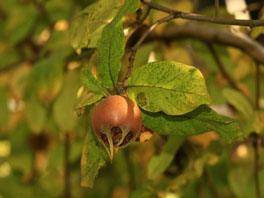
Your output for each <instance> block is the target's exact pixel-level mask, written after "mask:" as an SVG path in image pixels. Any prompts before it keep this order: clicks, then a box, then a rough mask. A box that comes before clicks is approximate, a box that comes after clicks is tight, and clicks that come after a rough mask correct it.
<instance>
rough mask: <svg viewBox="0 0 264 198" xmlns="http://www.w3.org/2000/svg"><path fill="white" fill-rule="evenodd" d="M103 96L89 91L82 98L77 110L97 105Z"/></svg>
mask: <svg viewBox="0 0 264 198" xmlns="http://www.w3.org/2000/svg"><path fill="white" fill-rule="evenodd" d="M102 97H103V96H102V95H100V94H96V93H93V92H91V91H88V92H87V93H85V95H84V96H83V97H82V98H81V100H80V102H79V104H78V105H77V107H76V108H81V107H85V106H88V105H92V104H94V103H96V102H97V101H98V100H100V99H101V98H102Z"/></svg>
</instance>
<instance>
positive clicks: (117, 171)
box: [0, 0, 264, 198]
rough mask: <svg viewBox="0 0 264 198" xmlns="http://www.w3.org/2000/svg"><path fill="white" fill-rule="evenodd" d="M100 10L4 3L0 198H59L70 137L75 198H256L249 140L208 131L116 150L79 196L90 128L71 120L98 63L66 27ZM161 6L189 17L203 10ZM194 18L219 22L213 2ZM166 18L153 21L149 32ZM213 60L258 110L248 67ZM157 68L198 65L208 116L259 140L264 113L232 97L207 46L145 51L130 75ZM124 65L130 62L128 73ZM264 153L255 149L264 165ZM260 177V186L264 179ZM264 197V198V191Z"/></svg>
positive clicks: (51, 0)
mask: <svg viewBox="0 0 264 198" xmlns="http://www.w3.org/2000/svg"><path fill="white" fill-rule="evenodd" d="M95 1H96V0H68V1H63V0H32V1H31V0H6V1H4V0H1V1H0V198H8V197H10V198H12V197H18V196H19V197H27V198H31V197H32V198H33V197H39V198H41V197H43V198H47V197H63V191H64V185H65V184H64V182H65V181H64V169H65V157H64V154H65V148H66V146H65V145H66V144H65V139H66V138H67V137H68V140H69V142H70V146H69V147H70V154H69V160H70V167H69V171H70V175H71V177H70V178H71V179H70V185H71V191H72V192H71V193H72V197H80V198H81V197H91V198H95V197H96V198H106V197H111V198H126V197H132V198H143V197H146V198H152V197H153V198H154V197H164V198H178V197H182V198H190V197H192V198H195V197H197V198H207V197H239V198H240V197H241V198H244V197H245V198H248V197H254V196H255V186H254V179H253V174H254V173H253V170H254V167H253V156H254V150H253V147H252V144H251V142H250V141H249V139H245V140H241V141H240V142H237V143H233V144H228V145H227V144H225V143H223V142H221V140H219V137H218V136H217V135H216V134H215V133H214V132H212V131H211V132H208V133H205V134H202V135H199V136H191V137H188V138H182V137H174V136H171V137H165V136H160V135H157V134H154V135H153V137H152V138H151V139H150V140H149V141H148V142H146V143H141V144H139V143H135V144H133V145H132V146H130V147H129V148H126V149H124V150H120V151H119V152H118V153H117V155H116V156H115V157H114V160H113V162H112V164H110V163H109V164H107V166H105V167H104V168H102V170H100V174H99V175H98V177H97V179H96V180H95V184H94V187H93V188H92V189H89V188H83V187H81V186H80V178H81V174H80V158H81V153H82V146H83V143H84V137H85V135H86V132H87V128H88V127H89V120H88V117H87V116H86V114H84V115H82V116H81V117H77V116H76V115H75V114H74V113H73V112H74V109H75V107H76V105H77V104H78V102H79V101H80V100H81V95H82V93H83V91H84V88H83V87H82V86H81V81H80V74H81V72H82V69H83V67H89V68H93V67H95V66H96V64H97V62H96V58H95V57H96V50H95V49H94V48H91V47H93V46H92V44H91V47H90V48H83V49H82V50H81V51H80V50H77V51H75V50H74V49H73V47H72V46H71V40H70V26H71V25H72V22H73V20H74V19H75V17H76V16H77V15H78V14H79V13H80V12H81V11H82V10H84V9H85V8H86V7H87V6H89V5H90V4H92V3H93V2H95ZM155 2H157V3H159V4H162V5H165V6H168V7H170V8H175V9H178V10H181V11H186V12H192V11H193V10H194V6H195V2H198V1H194V2H193V1H191V0H188V1H187V0H175V1H170V0H166V1H164V0H156V1H155ZM220 2H221V10H220V11H221V12H220V13H221V16H228V17H230V15H229V14H228V13H227V11H226V8H225V5H224V2H222V1H220ZM120 3H122V1H120ZM196 12H199V13H202V14H206V15H209V16H210V15H214V7H213V1H209V0H208V1H201V4H200V5H199V6H198V7H196ZM252 13H253V15H252V17H255V18H261V17H263V9H262V11H261V6H260V7H257V9H255V10H252ZM256 13H257V14H256ZM95 16H96V15H95ZM163 16H165V15H164V14H163V13H161V12H157V11H152V12H151V13H150V15H149V17H148V18H147V19H146V24H151V23H152V22H153V21H156V20H157V19H159V18H162V17H163ZM108 17H110V18H111V16H110V15H109V16H108ZM133 20H135V16H134V15H129V16H126V17H125V18H124V26H125V25H129V24H130V23H132V22H133ZM185 22H186V21H184V20H179V21H177V23H180V24H181V23H185ZM84 23H85V21H84ZM207 25H211V24H207ZM166 26H167V25H166V24H163V25H160V26H159V27H158V28H157V29H156V30H155V33H157V34H159V35H160V36H161V37H162V32H163V31H164V28H166ZM212 26H217V25H212ZM217 27H223V26H217ZM224 28H228V27H227V26H224ZM241 31H244V32H245V31H248V30H247V29H241ZM78 33H82V32H78ZM262 33H263V28H261V27H260V28H256V30H254V32H252V37H253V38H256V39H260V38H262V36H263V35H262ZM138 34H139V35H140V34H141V32H139V33H138ZM135 39H136V38H135ZM76 42H77V44H78V42H79V41H76ZM131 42H133V41H131ZM73 45H74V43H73ZM216 50H217V52H218V54H219V56H220V57H221V59H222V61H223V62H224V64H225V66H226V70H227V72H228V73H229V75H231V76H232V77H233V79H234V80H235V81H236V82H237V83H238V84H239V86H240V87H241V89H242V90H244V92H245V94H246V95H247V96H249V97H250V98H251V101H252V102H253V101H255V74H254V73H255V69H254V67H255V62H254V61H253V60H252V58H251V57H250V56H248V55H247V54H245V53H244V52H242V51H240V50H238V49H236V48H232V47H227V46H223V45H217V46H216ZM153 60H174V61H178V62H182V63H185V64H188V65H195V66H196V67H198V68H199V69H200V70H201V71H202V73H203V74H204V76H205V79H206V82H207V86H208V90H209V93H210V96H211V98H212V106H211V107H213V108H214V109H215V110H216V111H218V112H219V113H221V114H224V115H227V116H230V117H235V118H238V119H240V120H241V122H246V123H247V127H248V131H249V132H251V131H252V130H253V129H254V130H255V131H257V132H261V130H262V132H263V128H262V127H261V125H262V124H263V122H261V120H262V121H263V112H260V113H258V114H256V113H254V112H253V110H252V107H250V104H248V101H246V102H245V101H244V99H241V95H239V93H237V92H236V91H235V90H233V89H231V87H230V84H229V83H228V82H227V81H226V79H225V78H224V76H223V75H222V73H221V72H220V71H219V68H218V66H217V64H216V62H215V60H214V58H213V56H212V55H211V53H210V51H209V49H208V47H207V46H206V44H205V43H204V42H202V41H199V40H193V39H180V40H174V41H162V40H156V41H152V42H145V43H144V44H143V45H142V46H141V47H140V48H139V50H138V53H137V55H136V58H135V64H134V65H135V66H134V67H135V68H137V67H139V66H141V65H142V64H145V63H147V62H149V61H153ZM127 64H128V56H127V54H125V55H124V57H123V65H125V66H126V65H127ZM135 68H134V69H135ZM262 72H263V70H262ZM120 75H123V74H122V73H121V74H120ZM263 83H264V78H261V84H262V85H263ZM263 89H264V86H262V87H261V100H260V106H261V108H262V109H263V107H264V98H263V97H264V95H263V94H264V90H263ZM75 113H76V112H75ZM66 134H68V136H67V135H66ZM262 141H263V140H262ZM175 142H176V143H175ZM263 144H264V142H262V145H261V146H260V148H259V149H260V164H261V165H263V163H264V162H263V160H264V152H263ZM166 161H168V163H166V164H165V163H164V162H166ZM259 177H260V183H261V186H263V185H264V169H261V171H260V172H259ZM261 190H262V195H263V196H264V188H261Z"/></svg>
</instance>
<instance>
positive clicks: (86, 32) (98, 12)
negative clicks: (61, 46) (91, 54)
mask: <svg viewBox="0 0 264 198" xmlns="http://www.w3.org/2000/svg"><path fill="white" fill-rule="evenodd" d="M118 8H119V1H116V0H100V1H98V2H95V3H93V4H91V5H89V6H88V7H87V8H85V9H84V10H83V11H82V12H81V13H80V14H79V15H78V16H77V17H76V18H75V19H74V20H73V23H72V26H71V30H70V33H71V42H72V46H73V47H74V48H76V49H79V48H83V47H96V43H97V41H98V39H99V38H100V37H101V33H102V30H103V28H104V27H105V25H106V24H107V23H108V21H109V20H111V19H112V18H113V17H114V15H115V14H116V12H117V11H118Z"/></svg>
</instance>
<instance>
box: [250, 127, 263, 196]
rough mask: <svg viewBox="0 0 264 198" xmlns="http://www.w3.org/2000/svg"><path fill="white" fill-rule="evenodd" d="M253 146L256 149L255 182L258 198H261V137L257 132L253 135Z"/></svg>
mask: <svg viewBox="0 0 264 198" xmlns="http://www.w3.org/2000/svg"><path fill="white" fill-rule="evenodd" d="M251 137H252V144H253V149H254V180H255V189H256V198H261V193H260V183H259V148H258V145H259V141H258V140H259V135H258V134H257V133H255V132H253V133H252V134H251Z"/></svg>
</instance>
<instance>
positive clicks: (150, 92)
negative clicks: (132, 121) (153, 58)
mask: <svg viewBox="0 0 264 198" xmlns="http://www.w3.org/2000/svg"><path fill="white" fill-rule="evenodd" d="M128 94H129V96H130V97H131V98H134V99H135V100H137V102H138V105H139V106H140V107H142V108H143V109H144V110H146V111H150V112H158V111H163V112H164V113H166V114H168V115H180V114H184V113H187V112H190V111H192V110H194V109H195V108H197V107H198V106H199V105H201V104H209V103H210V98H209V95H208V93H207V89H206V85H205V82H204V78H203V76H202V74H201V72H200V71H199V70H198V69H196V68H195V67H192V66H188V65H184V64H181V63H177V62H172V61H160V62H153V63H149V64H146V65H144V66H142V67H140V68H138V69H137V70H136V71H135V72H134V73H133V74H132V76H131V77H130V78H129V79H128Z"/></svg>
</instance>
